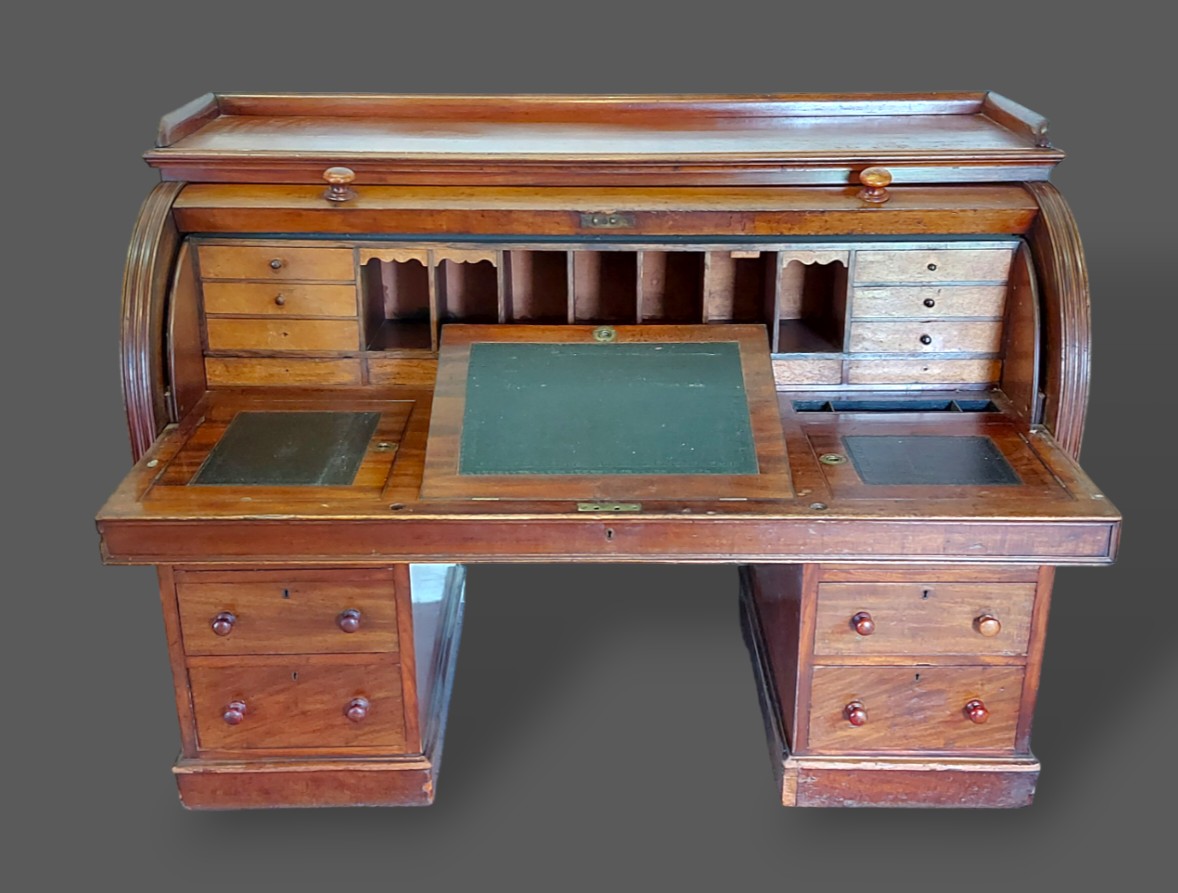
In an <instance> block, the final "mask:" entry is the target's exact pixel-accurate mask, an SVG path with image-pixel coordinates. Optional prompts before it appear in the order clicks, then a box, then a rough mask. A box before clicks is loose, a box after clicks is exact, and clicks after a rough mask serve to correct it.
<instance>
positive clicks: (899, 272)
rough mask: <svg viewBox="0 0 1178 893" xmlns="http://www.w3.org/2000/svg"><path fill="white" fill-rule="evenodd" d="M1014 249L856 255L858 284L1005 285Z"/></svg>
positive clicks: (861, 252) (916, 251)
mask: <svg viewBox="0 0 1178 893" xmlns="http://www.w3.org/2000/svg"><path fill="white" fill-rule="evenodd" d="M1012 255H1013V249H1006V248H946V249H920V248H905V249H901V250H888V251H857V252H855V282H856V283H861V282H1005V281H1006V277H1007V276H1008V275H1009V273H1010V259H1011V257H1012Z"/></svg>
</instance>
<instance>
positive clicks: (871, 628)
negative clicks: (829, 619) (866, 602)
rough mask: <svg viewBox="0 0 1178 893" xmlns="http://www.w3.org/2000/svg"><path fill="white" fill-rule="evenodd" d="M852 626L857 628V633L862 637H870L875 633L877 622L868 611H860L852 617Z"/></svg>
mask: <svg viewBox="0 0 1178 893" xmlns="http://www.w3.org/2000/svg"><path fill="white" fill-rule="evenodd" d="M851 626H853V627H855V632H857V633H858V634H859V635H861V636H870V635H871V634H872V633H873V632H875V621H874V620H872V619H871V615H870V614H868V613H867V612H866V611H860V612H859V613H858V614H856V615H855V616H854V617H852V618H851Z"/></svg>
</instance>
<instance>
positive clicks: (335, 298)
mask: <svg viewBox="0 0 1178 893" xmlns="http://www.w3.org/2000/svg"><path fill="white" fill-rule="evenodd" d="M202 290H203V292H204V306H205V313H233V314H240V315H243V316H269V315H274V316H329V317H331V316H334V317H351V318H353V319H355V318H356V313H357V311H356V288H355V286H352V285H306V284H302V283H293V282H291V283H280V282H275V283H269V282H206V283H204V286H203V289H202Z"/></svg>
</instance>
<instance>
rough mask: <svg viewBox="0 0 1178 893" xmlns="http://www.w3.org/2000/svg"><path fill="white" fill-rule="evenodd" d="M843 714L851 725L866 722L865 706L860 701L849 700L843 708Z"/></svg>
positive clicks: (859, 724)
mask: <svg viewBox="0 0 1178 893" xmlns="http://www.w3.org/2000/svg"><path fill="white" fill-rule="evenodd" d="M843 716H845V717H846V718H847V722H849V723H850V724H851V725H853V726H861V725H864V724H865V723H866V722H867V708H865V707H864V706H863V702H862V701H851V703H849V704H848V705H847V706H846V707H844V708H843Z"/></svg>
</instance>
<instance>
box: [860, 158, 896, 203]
mask: <svg viewBox="0 0 1178 893" xmlns="http://www.w3.org/2000/svg"><path fill="white" fill-rule="evenodd" d="M859 182H860V183H862V184H863V188H862V189H860V190H859V198H860V199H862V200H863V201H865V202H871V203H872V204H875V205H878V204H882V203H883V202H886V201H887V200H888V199H889V198H891V195H889V194H888V189H887V187H888V185H889V184H890V183H891V182H892V172H891V171H889V170H888V169H887V168H886V167H869V168H864V169H863V170H861V171H860V172H859Z"/></svg>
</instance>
